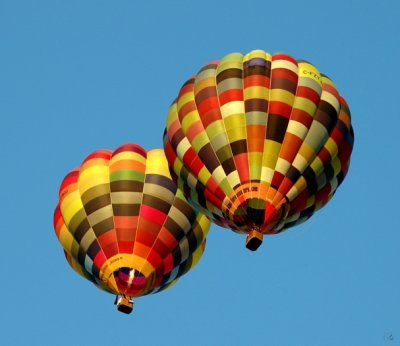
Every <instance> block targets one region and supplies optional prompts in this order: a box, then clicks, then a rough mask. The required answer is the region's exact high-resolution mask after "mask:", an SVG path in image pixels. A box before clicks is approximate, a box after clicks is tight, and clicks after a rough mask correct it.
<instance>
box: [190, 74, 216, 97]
mask: <svg viewBox="0 0 400 346" xmlns="http://www.w3.org/2000/svg"><path fill="white" fill-rule="evenodd" d="M213 74H214V71H213ZM198 77H200V75H198ZM209 87H215V76H214V75H213V76H212V77H206V78H196V84H195V89H194V91H195V93H196V91H197V90H203V89H205V88H209Z"/></svg>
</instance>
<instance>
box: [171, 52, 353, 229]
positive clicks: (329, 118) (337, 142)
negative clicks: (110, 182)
mask: <svg viewBox="0 0 400 346" xmlns="http://www.w3.org/2000/svg"><path fill="white" fill-rule="evenodd" d="M353 142H354V132H353V129H352V126H351V118H350V111H349V108H348V105H347V103H346V101H345V100H344V99H343V97H342V96H341V95H340V94H339V92H338V90H337V89H336V87H335V85H334V83H333V82H332V80H331V79H329V78H328V77H327V76H325V75H324V74H322V73H320V72H319V71H318V69H317V68H316V67H315V66H313V65H312V64H310V63H308V62H306V61H301V60H296V59H294V58H292V57H291V56H289V55H286V54H273V55H271V54H269V53H267V52H265V51H262V50H255V51H252V52H250V53H248V54H246V55H243V54H240V53H234V54H230V55H227V56H226V57H224V58H223V59H222V60H221V61H214V62H211V63H209V64H207V65H205V66H204V67H203V68H202V69H200V71H199V72H198V73H197V75H195V76H193V77H191V78H190V79H188V80H187V81H186V83H185V84H184V85H183V86H182V88H181V89H180V91H179V94H178V96H177V98H176V100H175V101H174V102H173V104H172V105H171V107H170V109H169V112H168V117H167V125H166V131H165V133H164V149H165V153H166V156H167V159H168V161H169V164H170V168H171V174H172V176H173V178H174V180H175V181H176V182H177V184H178V186H179V187H180V188H181V189H182V190H183V191H184V194H185V196H186V197H187V198H188V200H189V201H190V202H191V203H192V204H193V205H194V206H196V207H198V208H200V209H201V210H202V211H203V212H204V213H205V214H206V215H207V216H208V217H209V218H210V219H211V220H212V221H213V222H215V223H216V224H218V225H220V226H223V227H227V228H230V229H232V230H234V231H236V232H238V233H245V234H246V233H247V234H249V232H251V231H252V230H254V229H256V230H258V231H259V232H260V233H261V234H275V233H279V232H282V231H283V230H286V229H288V228H289V227H292V226H294V225H297V224H299V223H302V222H304V221H305V220H307V219H308V218H309V217H311V216H312V215H313V214H314V213H315V212H316V211H317V210H319V209H321V208H322V207H323V206H324V205H325V204H326V203H327V202H328V201H329V200H330V199H331V198H332V196H333V195H334V193H335V192H336V190H337V188H338V186H339V185H340V184H341V183H342V181H343V179H344V178H345V176H346V174H347V171H348V168H349V163H350V155H351V151H352V148H353Z"/></svg>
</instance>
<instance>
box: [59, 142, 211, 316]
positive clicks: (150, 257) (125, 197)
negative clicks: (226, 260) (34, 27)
mask: <svg viewBox="0 0 400 346" xmlns="http://www.w3.org/2000/svg"><path fill="white" fill-rule="evenodd" d="M209 226H210V222H209V221H208V219H207V218H206V217H205V216H204V215H203V214H200V213H199V212H197V211H195V210H194V209H193V208H192V207H191V206H190V205H189V203H188V202H187V200H186V199H185V197H184V196H183V194H182V192H181V190H179V189H177V186H176V184H175V183H174V182H173V181H172V180H171V176H170V174H169V169H168V164H167V160H166V158H165V155H164V151H163V150H162V149H155V150H150V151H148V152H146V151H145V150H144V149H143V148H141V147H140V146H138V145H135V144H125V145H122V146H120V147H119V148H118V149H116V150H115V151H114V152H112V151H110V150H99V151H96V152H94V153H92V154H91V155H89V156H88V157H87V158H86V159H85V160H84V161H83V163H82V165H81V166H80V167H79V168H77V169H74V170H72V171H71V172H70V173H69V174H68V175H67V176H66V177H65V178H64V180H63V182H62V184H61V187H60V192H59V203H58V205H57V207H56V209H55V213H54V228H55V231H56V235H57V237H58V239H59V241H60V243H61V245H62V246H63V248H64V252H65V256H66V258H67V261H68V262H69V264H70V265H71V267H72V268H73V269H75V270H76V271H77V272H78V273H79V274H81V275H82V276H83V277H85V278H86V279H88V280H90V281H92V282H93V283H94V284H95V285H96V286H98V287H99V288H101V289H103V290H105V291H107V292H110V293H113V294H115V295H117V298H119V299H118V300H117V299H116V303H117V308H118V310H120V311H122V312H125V313H130V312H131V311H132V308H133V297H139V296H142V295H146V294H149V293H155V292H159V291H161V290H164V289H166V288H168V287H170V286H171V285H172V284H174V283H175V282H176V281H177V279H178V278H179V277H180V276H182V275H183V274H185V273H186V272H188V271H189V270H190V269H191V268H193V267H194V265H195V264H196V263H197V262H198V260H199V258H200V257H201V255H202V254H203V251H204V246H205V241H206V234H207V232H208V229H209Z"/></svg>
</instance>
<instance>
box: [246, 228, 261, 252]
mask: <svg viewBox="0 0 400 346" xmlns="http://www.w3.org/2000/svg"><path fill="white" fill-rule="evenodd" d="M262 241H263V235H262V233H261V232H259V231H255V230H253V231H250V232H249V233H248V234H247V238H246V247H247V248H248V249H249V250H251V251H256V250H257V249H258V248H259V246H260V245H261V244H262Z"/></svg>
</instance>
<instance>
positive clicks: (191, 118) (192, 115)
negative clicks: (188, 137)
mask: <svg viewBox="0 0 400 346" xmlns="http://www.w3.org/2000/svg"><path fill="white" fill-rule="evenodd" d="M199 120H200V116H199V113H198V112H197V111H196V110H194V111H192V112H189V113H186V114H185V117H184V118H183V119H182V122H181V126H182V129H183V132H184V133H187V130H188V129H189V127H190V126H192V125H193V124H194V123H196V122H197V121H199Z"/></svg>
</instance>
